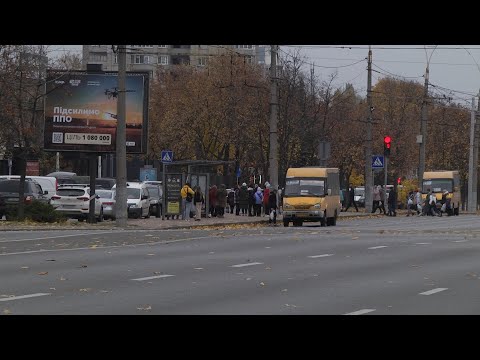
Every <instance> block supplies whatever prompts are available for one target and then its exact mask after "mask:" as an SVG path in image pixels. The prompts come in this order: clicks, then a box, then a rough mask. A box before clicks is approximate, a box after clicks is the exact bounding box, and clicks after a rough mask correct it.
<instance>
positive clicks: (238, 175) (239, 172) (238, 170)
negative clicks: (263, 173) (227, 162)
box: [237, 168, 242, 178]
mask: <svg viewBox="0 0 480 360" xmlns="http://www.w3.org/2000/svg"><path fill="white" fill-rule="evenodd" d="M240 175H242V170H240V168H238V169H237V178H239V177H240Z"/></svg>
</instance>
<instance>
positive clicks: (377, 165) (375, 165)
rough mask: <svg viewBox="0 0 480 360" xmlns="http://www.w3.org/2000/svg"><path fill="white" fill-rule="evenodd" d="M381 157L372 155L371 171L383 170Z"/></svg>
mask: <svg viewBox="0 0 480 360" xmlns="http://www.w3.org/2000/svg"><path fill="white" fill-rule="evenodd" d="M383 164H384V161H383V156H381V155H373V156H372V169H383Z"/></svg>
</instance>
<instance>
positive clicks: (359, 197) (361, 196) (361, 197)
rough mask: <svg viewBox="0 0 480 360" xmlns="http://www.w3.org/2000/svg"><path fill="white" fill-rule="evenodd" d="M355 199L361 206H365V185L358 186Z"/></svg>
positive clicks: (355, 190)
mask: <svg viewBox="0 0 480 360" xmlns="http://www.w3.org/2000/svg"><path fill="white" fill-rule="evenodd" d="M353 191H354V199H355V202H356V203H357V206H359V207H365V187H364V186H358V187H356V188H355V189H354V190H353Z"/></svg>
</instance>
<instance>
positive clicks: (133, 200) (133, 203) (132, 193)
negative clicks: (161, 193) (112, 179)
mask: <svg viewBox="0 0 480 360" xmlns="http://www.w3.org/2000/svg"><path fill="white" fill-rule="evenodd" d="M147 186H148V185H147V184H143V183H138V182H127V207H128V216H132V217H133V218H135V219H138V218H140V217H145V218H149V217H150V195H149V193H148V189H147ZM116 189H117V185H116V184H115V185H113V187H112V190H113V191H115V192H116V191H117V190H116Z"/></svg>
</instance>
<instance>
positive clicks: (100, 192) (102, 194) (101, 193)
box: [95, 189, 113, 199]
mask: <svg viewBox="0 0 480 360" xmlns="http://www.w3.org/2000/svg"><path fill="white" fill-rule="evenodd" d="M95 194H96V195H98V196H100V197H101V198H104V199H112V198H113V191H110V190H99V189H96V190H95Z"/></svg>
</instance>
